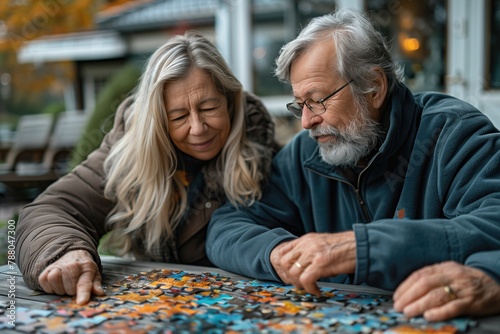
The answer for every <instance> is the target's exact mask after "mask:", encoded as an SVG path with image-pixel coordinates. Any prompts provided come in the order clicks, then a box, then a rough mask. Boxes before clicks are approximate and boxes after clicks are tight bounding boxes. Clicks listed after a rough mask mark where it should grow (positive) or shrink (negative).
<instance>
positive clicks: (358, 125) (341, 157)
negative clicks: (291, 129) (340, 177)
mask: <svg viewBox="0 0 500 334" xmlns="http://www.w3.org/2000/svg"><path fill="white" fill-rule="evenodd" d="M367 114H368V113H367V112H366V111H365V112H361V115H360V117H359V119H353V120H352V122H351V124H350V125H349V127H348V128H347V129H346V130H345V131H343V132H341V131H339V130H338V129H337V128H336V127H334V126H331V125H328V126H326V127H324V128H319V127H318V128H315V129H311V130H309V136H311V137H312V138H313V139H315V138H316V137H318V136H323V135H329V136H332V137H334V138H332V139H331V141H329V142H327V143H318V144H319V153H320V155H321V158H322V159H323V161H325V162H326V163H328V164H330V165H334V166H341V167H354V166H355V165H356V164H357V162H358V161H359V160H361V159H362V158H364V157H366V156H368V154H370V152H371V151H372V150H373V148H374V147H375V145H376V144H377V139H378V136H379V125H378V123H376V122H374V121H373V120H371V119H370V117H369V116H367Z"/></svg>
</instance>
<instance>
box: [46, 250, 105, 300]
mask: <svg viewBox="0 0 500 334" xmlns="http://www.w3.org/2000/svg"><path fill="white" fill-rule="evenodd" d="M38 282H39V283H40V285H41V286H42V289H43V290H44V291H45V292H47V293H55V294H58V295H69V296H74V295H76V302H77V304H80V305H82V304H85V303H87V302H88V301H89V300H90V296H91V294H95V295H104V290H103V289H102V286H101V274H100V272H99V268H98V267H97V264H96V263H95V261H94V259H93V258H92V255H90V253H89V252H87V251H86V250H75V251H70V252H68V253H66V254H64V255H63V256H62V257H61V258H59V259H58V260H57V261H56V262H54V263H52V264H51V265H49V266H48V267H47V268H45V270H44V271H43V272H42V273H41V274H40V276H39V277H38Z"/></svg>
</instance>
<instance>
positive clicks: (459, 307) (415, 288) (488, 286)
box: [393, 261, 500, 321]
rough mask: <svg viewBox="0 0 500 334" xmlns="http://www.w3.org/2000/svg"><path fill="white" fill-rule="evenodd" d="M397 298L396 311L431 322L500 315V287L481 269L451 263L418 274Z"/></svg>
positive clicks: (397, 292)
mask: <svg viewBox="0 0 500 334" xmlns="http://www.w3.org/2000/svg"><path fill="white" fill-rule="evenodd" d="M393 299H394V309H395V310H396V311H398V312H403V313H404V314H405V315H406V316H408V317H414V316H418V315H423V316H424V317H425V318H426V319H427V320H429V321H442V320H446V319H450V318H454V317H458V316H462V315H491V314H496V313H498V312H500V284H498V283H497V282H495V281H494V280H493V279H492V278H491V277H490V276H488V275H487V274H485V273H484V272H483V271H481V270H479V269H475V268H472V267H468V266H465V265H463V264H459V263H456V262H451V261H450V262H443V263H439V264H435V265H431V266H427V267H424V268H422V269H420V270H417V271H415V272H414V273H413V274H411V275H410V276H409V277H408V278H407V279H406V280H405V281H404V282H403V283H401V284H400V285H399V287H398V288H397V289H396V291H395V292H394V296H393Z"/></svg>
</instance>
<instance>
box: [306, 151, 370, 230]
mask: <svg viewBox="0 0 500 334" xmlns="http://www.w3.org/2000/svg"><path fill="white" fill-rule="evenodd" d="M379 154H380V152H377V153H376V154H375V155H374V156H373V157H372V158H371V159H370V161H369V162H368V165H367V166H366V167H365V168H364V169H363V170H362V171H361V172H360V173H359V175H358V181H357V185H356V186H354V185H353V184H352V183H350V182H347V181H346V180H343V179H339V178H336V177H333V176H329V175H325V174H322V173H320V172H318V171H315V170H312V169H310V168H307V167H306V168H307V169H309V170H310V171H311V172H313V173H316V174H318V175H321V176H324V177H326V178H328V179H331V180H335V181H339V182H341V183H344V184H347V185H348V186H349V187H350V188H351V189H352V190H353V191H354V194H355V195H356V199H357V200H358V204H359V206H360V207H361V211H363V216H364V217H365V219H366V222H367V223H369V222H371V221H372V219H371V217H370V214H369V212H368V209H367V207H366V204H365V200H364V199H363V196H361V193H360V191H359V187H360V185H361V176H362V175H363V174H364V172H365V171H366V170H367V169H368V168H370V166H371V165H372V163H373V161H374V160H375V158H376V157H377V156H378V155H379Z"/></svg>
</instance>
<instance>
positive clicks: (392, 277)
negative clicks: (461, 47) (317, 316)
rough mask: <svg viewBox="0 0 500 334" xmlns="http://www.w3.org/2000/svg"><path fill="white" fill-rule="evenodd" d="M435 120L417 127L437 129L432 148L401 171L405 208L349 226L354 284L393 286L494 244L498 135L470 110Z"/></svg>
mask: <svg viewBox="0 0 500 334" xmlns="http://www.w3.org/2000/svg"><path fill="white" fill-rule="evenodd" d="M435 120H436V121H434V122H427V123H424V124H425V125H421V126H420V127H421V128H422V127H424V126H425V127H428V128H429V129H436V128H439V129H441V132H440V135H439V136H438V138H437V140H436V144H435V146H434V148H433V149H432V150H428V152H427V154H426V155H425V156H423V155H422V156H421V157H420V158H421V159H420V162H421V163H420V164H418V163H415V165H414V166H410V167H409V168H408V171H407V172H406V178H405V185H404V190H403V192H406V193H407V196H406V201H405V202H404V203H402V202H401V203H402V205H403V206H406V208H407V209H408V208H411V210H406V216H405V217H403V218H400V219H396V218H395V219H380V220H376V221H374V222H372V223H370V224H366V225H365V224H355V225H354V230H355V232H356V242H357V258H358V261H357V268H356V278H355V283H357V284H361V283H367V284H369V285H373V286H378V287H382V288H384V289H394V288H395V287H396V286H397V285H398V284H399V283H400V282H401V281H403V280H404V279H405V278H406V277H407V276H408V275H410V274H411V273H412V272H413V271H415V270H417V269H419V268H421V267H424V266H426V265H429V264H434V263H439V262H442V261H448V260H452V261H456V262H459V263H464V262H465V260H466V259H467V258H468V257H469V256H470V255H472V254H474V253H478V252H482V251H487V250H493V249H500V133H499V132H498V130H497V129H495V128H494V127H493V125H492V124H491V123H490V122H489V121H488V120H487V118H486V117H485V116H484V115H481V114H479V113H478V112H471V113H469V114H467V113H465V114H461V115H460V116H459V117H450V116H446V121H445V122H441V121H439V120H438V119H437V118H435ZM423 121H424V122H425V120H423ZM410 195H411V196H410Z"/></svg>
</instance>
